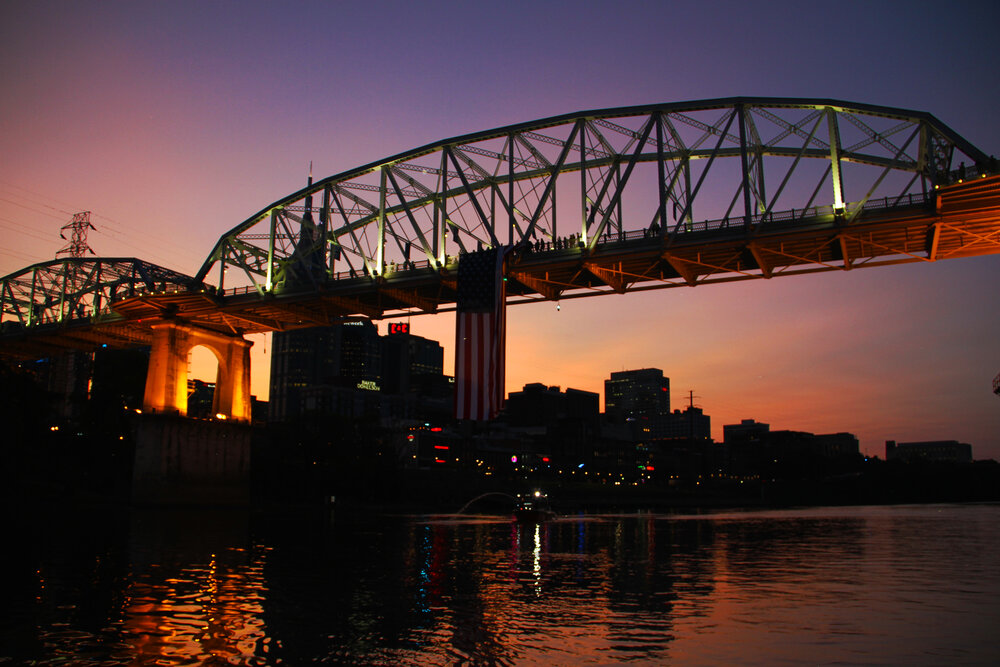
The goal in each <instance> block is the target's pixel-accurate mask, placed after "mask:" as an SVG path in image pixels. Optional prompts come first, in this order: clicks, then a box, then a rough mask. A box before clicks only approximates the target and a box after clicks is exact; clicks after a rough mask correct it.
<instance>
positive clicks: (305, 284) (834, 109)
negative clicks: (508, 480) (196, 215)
mask: <svg viewBox="0 0 1000 667" xmlns="http://www.w3.org/2000/svg"><path fill="white" fill-rule="evenodd" d="M996 171H997V168H996V164H995V160H992V159H991V158H990V157H988V156H986V155H985V154H984V153H983V152H982V151H980V150H979V149H977V148H976V147H975V146H973V145H971V144H970V143H969V142H968V141H966V140H965V139H963V138H962V137H961V136H959V135H958V134H957V133H955V132H954V131H952V130H951V129H950V128H948V127H947V126H946V125H944V124H943V123H941V122H940V121H938V120H937V119H936V118H934V117H933V116H932V115H930V114H928V113H924V112H918V111H908V110H903V109H895V108H888V107H879V106H871V105H863V104H855V103H850V102H843V101H837V100H826V99H783V98H726V99H718V100H709V101H700V102H688V103H674V104H662V105H650V106H638V107H625V108H617V109H605V110H599V111H588V112H582V113H576V114H568V115H563V116H557V117H552V118H546V119H542V120H538V121H533V122H529V123H522V124H518V125H511V126H508V127H502V128H497V129H494V130H490V131H486V132H480V133H476V134H469V135H464V136H460V137H456V138H452V139H448V140H445V141H441V142H438V143H434V144H428V145H426V146H423V147H421V148H418V149H416V150H413V151H409V152H406V153H401V154H398V155H395V156H392V157H390V158H387V159H385V160H381V161H378V162H373V163H370V164H368V165H365V166H362V167H359V168H357V169H352V170H350V171H346V172H343V173H341V174H337V175H334V176H330V177H328V178H324V179H322V180H319V181H317V182H315V183H312V182H310V184H309V185H308V186H307V187H306V188H303V189H302V190H299V191H298V192H295V193H292V194H290V195H288V196H287V197H284V198H282V199H280V200H278V201H276V202H274V203H272V204H271V205H269V206H267V207H266V208H264V209H262V210H261V211H259V212H258V213H256V214H255V215H253V216H251V217H250V218H248V219H247V220H245V221H244V222H242V223H240V224H239V225H237V226H236V227H234V228H232V229H230V230H229V231H227V232H226V233H225V234H223V235H222V236H221V237H220V238H219V240H218V242H217V243H216V245H215V246H214V247H213V249H212V251H211V253H210V254H209V256H208V257H207V258H206V260H205V262H204V263H203V265H202V267H201V269H200V270H199V272H198V274H197V275H196V277H195V284H196V285H197V284H208V283H211V282H216V283H217V285H218V288H219V289H220V290H224V291H227V292H232V291H233V290H239V291H244V292H251V293H252V292H257V293H258V294H260V295H266V294H268V293H278V294H280V293H281V292H282V291H287V290H290V289H295V290H301V289H317V288H320V287H321V285H323V284H324V283H325V282H328V281H331V280H343V279H347V278H367V279H368V280H375V281H386V280H390V282H391V277H392V274H393V273H394V272H397V271H400V270H404V271H405V270H410V269H425V268H429V269H431V270H433V271H439V272H444V273H446V272H447V269H448V266H449V264H450V263H452V262H453V261H454V258H455V256H456V255H460V254H461V253H464V252H468V251H472V250H475V249H477V248H480V247H490V246H497V245H505V244H509V245H512V246H519V247H523V248H529V249H542V250H546V249H553V248H570V247H572V248H573V249H574V250H576V251H578V252H580V253H582V254H583V255H586V254H588V253H594V252H597V251H598V250H599V249H600V247H601V246H602V245H605V244H609V243H615V242H620V241H623V240H628V239H635V238H644V237H645V238H657V239H659V241H660V243H661V246H662V247H663V248H665V249H666V251H665V252H664V253H663V255H662V256H663V258H664V261H666V262H667V263H669V264H670V265H671V266H672V268H673V273H674V274H675V277H678V278H679V280H680V281H681V282H682V283H683V282H686V283H688V284H694V282H695V281H696V278H695V277H693V274H692V273H691V272H690V271H688V270H687V267H686V266H685V265H684V264H683V262H680V261H675V262H671V260H670V253H669V248H670V247H671V246H672V245H674V244H678V243H681V242H682V241H683V239H684V238H685V234H690V233H692V232H705V231H710V230H729V229H742V230H744V231H745V232H746V233H748V234H751V235H752V234H753V233H755V231H757V230H763V229H766V228H767V227H768V226H769V225H772V224H780V223H781V222H782V221H787V220H789V219H803V218H810V217H811V218H821V217H823V216H826V217H829V218H831V219H836V220H838V221H839V224H842V225H850V224H852V223H853V222H854V221H855V220H857V219H859V218H861V217H863V216H864V213H865V211H867V210H871V209H873V208H892V207H895V206H899V205H900V204H906V203H907V202H909V203H910V204H913V203H914V202H916V203H918V204H923V203H925V202H926V201H928V200H929V199H930V198H932V197H933V195H934V192H935V189H936V188H940V187H943V186H947V185H949V184H951V183H953V182H956V181H958V180H962V179H964V178H974V177H978V176H984V175H986V174H988V173H995V172H996ZM845 250H846V248H845ZM841 254H843V253H841ZM841 259H843V257H841ZM761 260H762V258H761V257H759V256H758V257H757V258H756V261H751V262H750V263H751V264H756V268H757V269H758V270H759V271H763V272H765V273H768V272H769V271H770V270H771V267H769V266H768V264H767V262H766V261H761ZM590 273H591V274H592V277H594V278H596V279H597V280H599V281H601V282H602V283H603V285H604V286H605V287H609V288H611V289H613V290H615V291H624V290H625V289H626V288H627V285H628V283H629V281H630V277H629V276H628V275H626V273H622V272H618V273H616V272H615V271H614V270H609V269H608V268H607V267H601V266H598V265H597V264H593V265H591V266H590ZM765 277H769V275H766V276H765ZM518 280H520V281H521V282H522V283H523V284H524V286H525V287H526V289H530V290H533V291H534V292H535V293H536V294H538V295H541V296H542V297H543V298H558V296H559V295H560V294H561V293H563V292H564V291H565V289H566V288H570V287H572V285H563V286H560V285H559V284H557V283H546V282H545V281H543V280H539V279H537V277H533V276H531V275H529V274H528V273H524V272H522V273H521V274H520V277H518ZM396 296H398V297H399V300H400V303H401V304H402V305H403V306H405V305H407V301H409V304H408V305H410V306H413V307H415V308H418V309H422V310H433V308H434V304H431V303H429V302H427V301H426V299H422V298H421V297H420V296H418V295H417V294H416V293H413V294H412V295H411V297H409V298H408V297H407V296H406V294H405V293H403V292H399V293H397V294H396ZM348 310H349V308H348Z"/></svg>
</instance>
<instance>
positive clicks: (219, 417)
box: [215, 412, 228, 421]
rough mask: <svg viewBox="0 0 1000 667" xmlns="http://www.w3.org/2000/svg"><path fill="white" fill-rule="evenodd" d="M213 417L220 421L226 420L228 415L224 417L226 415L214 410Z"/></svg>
mask: <svg viewBox="0 0 1000 667" xmlns="http://www.w3.org/2000/svg"><path fill="white" fill-rule="evenodd" d="M215 418H216V419H218V420H220V421H226V419H228V417H226V415H224V414H222V413H221V412H216V413H215Z"/></svg>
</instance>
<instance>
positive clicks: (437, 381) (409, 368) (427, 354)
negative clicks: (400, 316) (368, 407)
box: [382, 323, 444, 394]
mask: <svg viewBox="0 0 1000 667" xmlns="http://www.w3.org/2000/svg"><path fill="white" fill-rule="evenodd" d="M443 375H444V348H443V347H441V343H439V342H437V341H436V340H430V339H428V338H422V337H421V336H414V335H413V334H411V333H410V329H409V326H408V325H406V324H405V323H392V324H390V325H389V335H387V336H385V337H383V338H382V390H383V391H385V392H387V393H390V394H412V393H433V392H435V391H436V390H438V389H439V388H440V386H441V382H442V380H443Z"/></svg>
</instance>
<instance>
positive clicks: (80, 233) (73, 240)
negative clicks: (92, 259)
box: [56, 211, 97, 257]
mask: <svg viewBox="0 0 1000 667" xmlns="http://www.w3.org/2000/svg"><path fill="white" fill-rule="evenodd" d="M89 229H93V230H94V231H97V228H96V227H94V225H92V224H91V223H90V211H83V212H82V213H77V214H76V215H74V216H73V219H72V220H70V221H69V223H68V224H65V225H63V226H62V229H60V230H59V237H60V238H62V239H65V238H66V234H65V232H66V231H67V230H69V231H70V234H71V237H70V239H69V243H67V244H66V247H64V248H63V249H62V250H60V251H59V252H57V253H56V257H59V255H69V256H70V257H83V256H84V255H86V254H87V253H88V252H89V253H90V254H91V255H93V254H95V253H94V251H93V250H92V249H91V248H90V246H89V245H87V230H89Z"/></svg>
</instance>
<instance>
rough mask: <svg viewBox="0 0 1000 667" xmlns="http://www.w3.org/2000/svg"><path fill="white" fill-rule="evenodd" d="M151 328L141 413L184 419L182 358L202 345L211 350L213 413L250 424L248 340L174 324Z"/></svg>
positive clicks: (185, 368) (184, 370)
mask: <svg viewBox="0 0 1000 667" xmlns="http://www.w3.org/2000/svg"><path fill="white" fill-rule="evenodd" d="M152 329H153V346H152V350H151V351H150V355H149V370H148V371H147V373H146V393H145V397H144V399H143V410H144V411H146V412H153V413H166V414H177V415H181V416H185V415H187V380H188V353H189V352H190V351H191V348H193V347H195V346H197V345H202V346H204V347H206V348H208V349H209V350H211V351H212V353H213V354H214V355H215V357H216V359H217V360H218V362H219V372H218V376H217V378H216V383H215V397H214V399H213V401H212V412H213V414H217V415H221V416H222V417H223V418H225V419H232V420H235V421H250V347H251V346H252V345H253V343H252V342H251V341H248V340H246V339H244V338H243V337H242V336H229V335H226V334H224V333H221V332H218V331H211V330H208V329H200V328H197V327H194V326H191V325H189V324H181V323H178V322H161V323H159V324H154V325H153V326H152Z"/></svg>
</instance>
